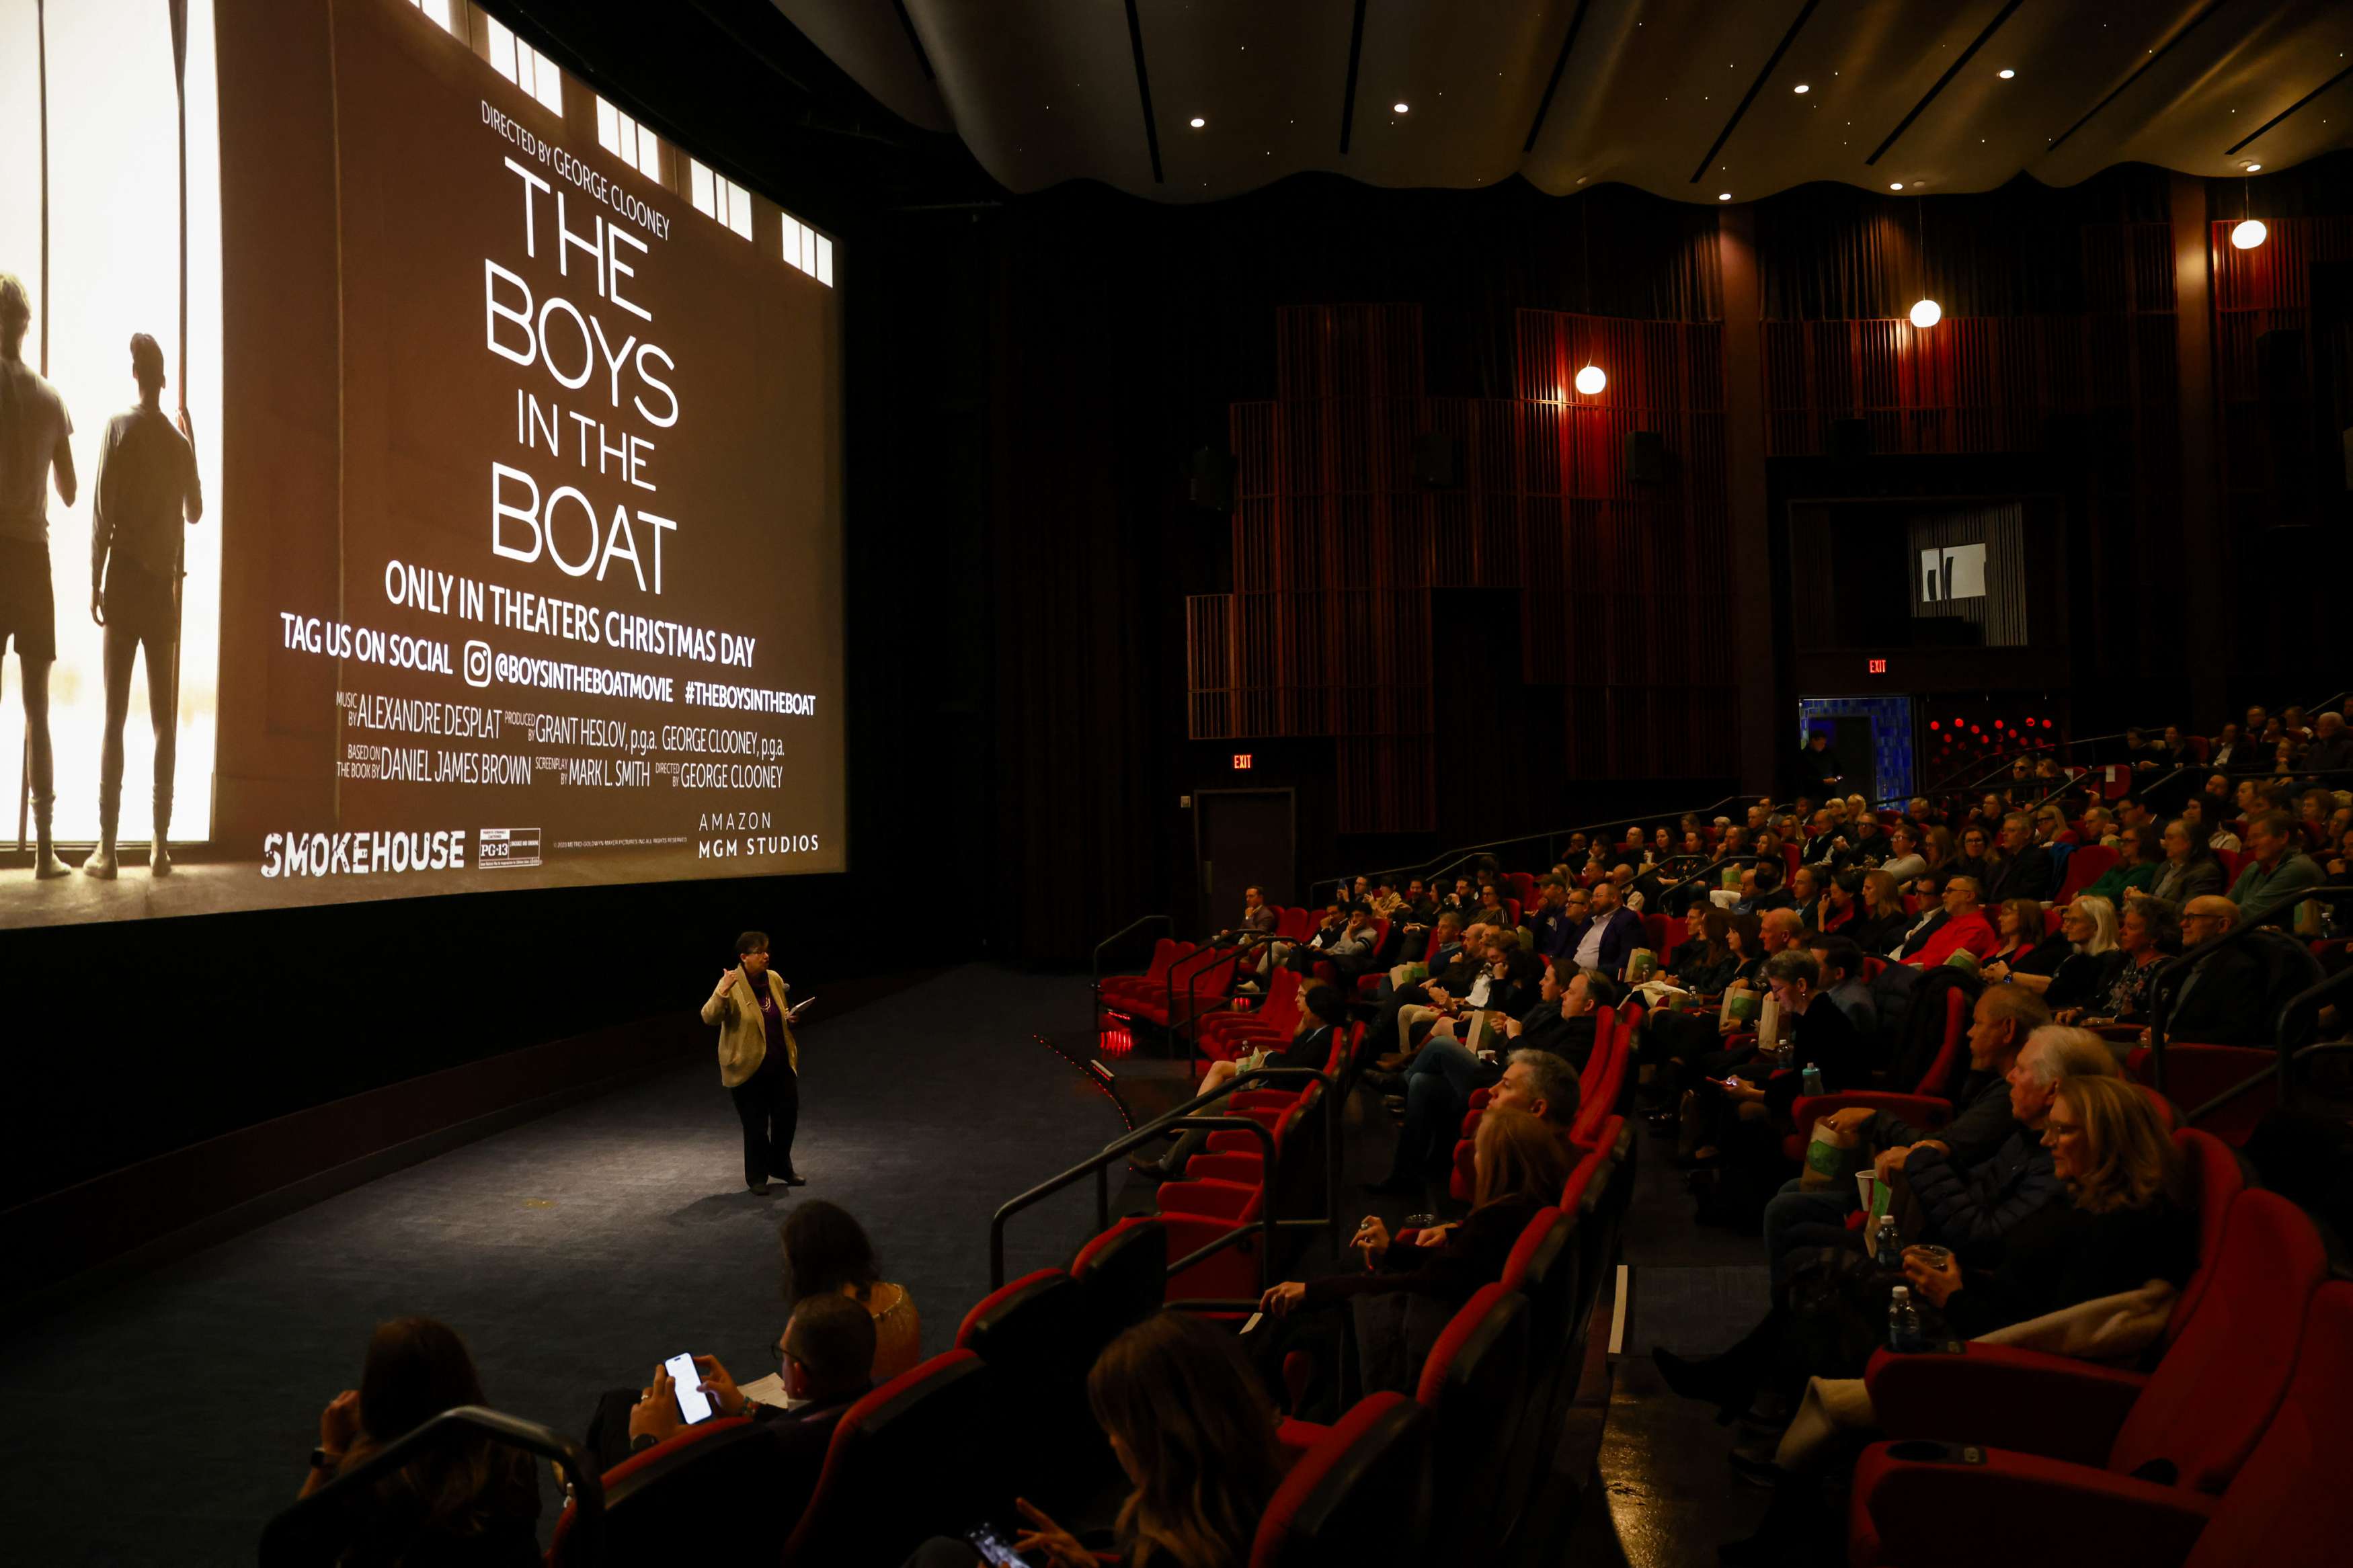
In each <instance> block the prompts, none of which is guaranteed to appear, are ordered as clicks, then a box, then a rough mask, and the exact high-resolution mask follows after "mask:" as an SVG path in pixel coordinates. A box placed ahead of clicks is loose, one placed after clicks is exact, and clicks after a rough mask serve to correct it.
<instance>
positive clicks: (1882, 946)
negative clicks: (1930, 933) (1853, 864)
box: [1846, 871, 1913, 958]
mask: <svg viewBox="0 0 2353 1568" xmlns="http://www.w3.org/2000/svg"><path fill="white" fill-rule="evenodd" d="M1856 902H1857V903H1858V904H1859V905H1860V906H1861V907H1860V908H1859V909H1858V910H1856V912H1855V917H1854V919H1853V920H1852V921H1849V922H1847V927H1846V934H1847V935H1849V936H1851V937H1852V938H1854V944H1855V946H1857V947H1859V948H1861V949H1862V951H1863V952H1868V953H1871V954H1873V956H1875V957H1879V958H1884V957H1886V956H1887V954H1888V952H1889V950H1891V949H1892V948H1894V946H1895V944H1896V943H1897V942H1902V941H1903V940H1904V933H1905V931H1910V930H1911V929H1912V921H1913V917H1912V916H1911V915H1909V914H1907V913H1905V910H1904V900H1903V899H1902V897H1901V896H1899V895H1898V893H1897V892H1896V888H1895V879H1894V877H1892V876H1890V875H1888V873H1886V872H1885V871H1865V872H1864V873H1863V874H1862V897H1861V898H1860V899H1859V900H1856Z"/></svg>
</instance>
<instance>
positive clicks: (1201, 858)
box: [1193, 789, 1298, 926]
mask: <svg viewBox="0 0 2353 1568" xmlns="http://www.w3.org/2000/svg"><path fill="white" fill-rule="evenodd" d="M1193 801H1194V812H1193V857H1194V861H1195V866H1196V869H1197V871H1198V876H1199V879H1200V889H1201V910H1202V913H1203V916H1204V918H1205V919H1206V920H1207V921H1208V924H1210V925H1212V926H1216V925H1220V924H1228V923H1230V922H1231V921H1233V920H1235V919H1237V918H1239V917H1240V913H1241V907H1242V889H1245V888H1259V889H1264V891H1265V893H1266V901H1267V902H1268V903H1270V904H1292V903H1295V902H1297V901H1298V900H1297V899H1296V897H1295V896H1294V895H1295V891H1296V889H1297V885H1298V860H1297V850H1296V848H1295V847H1294V844H1293V833H1294V832H1295V830H1296V827H1297V822H1298V813H1297V802H1296V797H1295V796H1294V795H1293V792H1292V791H1290V790H1287V789H1205V790H1196V791H1194V792H1193Z"/></svg>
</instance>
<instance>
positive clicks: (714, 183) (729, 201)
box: [686, 158, 752, 239]
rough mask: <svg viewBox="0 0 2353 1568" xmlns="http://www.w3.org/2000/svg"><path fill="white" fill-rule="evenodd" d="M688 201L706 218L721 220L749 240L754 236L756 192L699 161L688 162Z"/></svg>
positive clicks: (696, 159) (693, 159)
mask: <svg viewBox="0 0 2353 1568" xmlns="http://www.w3.org/2000/svg"><path fill="white" fill-rule="evenodd" d="M686 162H687V192H686V195H687V200H689V201H691V202H692V203H693V204H694V210H695V211H696V212H699V213H701V214H702V216H705V217H712V218H717V219H718V220H719V221H720V222H721V223H723V224H725V225H726V226H728V227H729V228H732V229H733V230H734V231H735V232H736V233H737V234H739V235H742V236H743V237H744V238H745V239H749V238H751V237H752V193H751V192H749V191H747V190H745V189H744V187H743V186H741V185H739V184H736V183H735V182H734V181H733V180H731V179H729V178H728V177H727V176H726V175H724V174H720V173H718V172H717V171H715V170H713V169H711V168H708V167H706V166H705V165H704V164H703V163H702V160H701V159H699V158H689V159H688V160H687V161H686Z"/></svg>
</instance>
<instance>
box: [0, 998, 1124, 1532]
mask: <svg viewBox="0 0 2353 1568" xmlns="http://www.w3.org/2000/svg"><path fill="white" fill-rule="evenodd" d="M1083 984H1084V983H1083V982H1073V981H1071V980H1067V979H1054V978H1039V977H1036V976H1030V975H1021V974H1016V973H1011V972H1008V971H1002V970H997V969H991V968H985V967H979V966H972V967H967V968H964V969H959V970H955V971H952V972H950V973H946V974H944V975H942V976H939V977H937V978H934V979H933V980H930V981H927V982H925V983H923V984H920V985H918V986H915V987H913V989H910V990H907V991H903V992H901V993H898V994H895V995H892V996H890V997H888V998H885V999H884V1000H882V1001H880V1002H877V1003H874V1004H872V1005H869V1006H867V1007H864V1008H861V1009H860V1010H858V1011H856V1012H853V1013H849V1014H847V1015H845V1016H841V1017H839V1018H837V1019H833V1020H829V1021H828V1022H826V1023H824V1024H823V1025H822V1026H812V1027H811V1028H809V1029H808V1030H807V1033H806V1035H805V1036H804V1037H803V1053H802V1117H801V1131H800V1137H799V1142H798V1144H797V1151H796V1160H797V1164H798V1165H799V1168H800V1171H801V1173H802V1174H804V1175H806V1176H807V1177H808V1178H809V1180H810V1184H809V1185H808V1186H807V1187H806V1188H801V1189H798V1190H797V1191H796V1192H793V1193H790V1194H787V1193H786V1191H785V1190H784V1189H782V1188H772V1189H771V1190H770V1193H769V1194H768V1195H767V1196H766V1197H755V1196H754V1195H753V1194H750V1193H749V1192H747V1191H745V1190H744V1185H743V1179H742V1172H741V1149H742V1144H741V1135H740V1133H739V1131H738V1130H737V1128H736V1124H735V1121H734V1118H733V1113H732V1111H731V1110H730V1107H729V1105H728V1101H727V1098H726V1095H725V1092H724V1091H723V1089H721V1088H720V1086H719V1082H718V1073H717V1070H716V1068H714V1067H712V1066H711V1065H709V1064H707V1063H698V1064H696V1065H695V1066H694V1067H693V1068H691V1069H683V1070H679V1071H674V1072H670V1073H665V1074H663V1075H662V1076H660V1077H659V1078H656V1079H650V1080H649V1081H646V1082H644V1083H641V1084H639V1085H637V1086H634V1087H632V1088H629V1089H624V1090H621V1091H617V1092H616V1093H614V1094H611V1095H608V1096H606V1097H604V1098H602V1099H599V1100H593V1101H590V1102H588V1103H586V1104H584V1105H579V1106H575V1107H573V1108H571V1109H568V1110H563V1111H561V1112H558V1113H556V1114H554V1115H552V1116H549V1117H546V1118H544V1119H543V1120H540V1121H534V1122H531V1123H529V1124H527V1125H525V1126H522V1127H520V1128H516V1129H514V1130H512V1131H508V1132H504V1133H501V1134H500V1135H498V1136H496V1137H493V1138H490V1139H486V1140H484V1141H483V1142H479V1143H475V1144H471V1145H470V1146H468V1147H466V1148H463V1149H460V1150H458V1151H455V1152H451V1153H448V1154H445V1155H443V1156H441V1157H439V1158H438V1159H435V1160H432V1161H429V1162H427V1163H424V1164H421V1165H417V1166H415V1167H413V1168H411V1169H409V1170H406V1171H404V1172H401V1173H397V1174H395V1175H392V1176H387V1177H385V1178H384V1179H382V1180H380V1181H377V1182H375V1183H372V1184H369V1185H367V1186H365V1187H362V1188H360V1189H358V1190H356V1191H353V1192H351V1193H347V1194H343V1195H342V1196H340V1197H337V1198H333V1199H331V1200H329V1201H327V1202H325V1203H322V1204H320V1205H316V1206H315V1207H312V1208H310V1209H307V1210H304V1211H303V1212H301V1213H300V1214H297V1215H291V1216H290V1217H288V1218H286V1219H283V1220H280V1221H278V1222H277V1223H275V1224H273V1225H269V1226H265V1227H263V1228H261V1229H259V1230H256V1231H253V1232H251V1233H249V1234H248V1235H245V1236H242V1237H237V1238H235V1239H233V1240H230V1241H227V1242H225V1243H223V1244H221V1245H219V1246H217V1247H211V1248H209V1249H207V1250H206V1251H204V1252H201V1253H199V1254H196V1255H195V1256H194V1257H192V1258H187V1259H186V1260H185V1261H183V1262H181V1263H178V1264H176V1265H174V1266H173V1267H171V1268H165V1269H162V1270H160V1271H158V1272H156V1273H155V1274H153V1275H151V1276H149V1277H146V1278H144V1279H140V1280H137V1281H135V1282H133V1283H132V1284H129V1285H126V1286H123V1287H121V1288H120V1289H115V1290H112V1291H111V1292H109V1293H107V1294H105V1295H103V1296H100V1297H98V1298H95V1299H92V1300H86V1301H83V1302H81V1303H79V1305H78V1306H76V1307H74V1308H72V1309H71V1310H69V1311H67V1312H66V1313H64V1314H62V1315H60V1316H58V1317H56V1318H52V1319H50V1320H48V1321H45V1322H42V1323H40V1324H37V1325H36V1326H34V1327H33V1328H31V1329H29V1330H28V1331H25V1332H23V1333H21V1334H19V1335H17V1336H16V1338H14V1339H13V1340H12V1341H11V1342H9V1343H7V1344H6V1345H5V1346H0V1397H5V1408H6V1409H7V1410H8V1412H9V1413H10V1416H11V1419H10V1420H9V1421H8V1422H7V1423H6V1426H5V1431H0V1518H5V1520H6V1521H7V1525H6V1532H5V1540H6V1549H5V1556H6V1558H7V1560H8V1561H11V1562H16V1563H40V1564H44V1565H49V1564H69V1563H249V1562H251V1561H252V1558H253V1552H254V1543H255V1541H256V1539H257V1537H258V1535H259V1531H260V1528H261V1525H262V1523H263V1521H265V1520H267V1519H268V1518H269V1515H270V1514H271V1513H273V1512H275V1511H276V1510H278V1509H279V1508H280V1507H282V1506H283V1505H284V1504H285V1503H286V1502H288V1501H290V1500H291V1499H292V1498H293V1496H294V1494H295V1492H296V1490H297V1489H299V1488H300V1486H301V1480H302V1475H303V1467H304V1462H305V1459H306V1457H307V1456H308V1454H309V1452H310V1449H311V1445H312V1444H313V1443H315V1442H316V1441H317V1440H318V1439H317V1426H318V1414H319V1409H320V1407H321V1406H322V1405H324V1404H325V1403H326V1402H327V1401H328V1400H329V1399H330V1398H331V1397H332V1396H333V1395H334V1394H335V1393H336V1392H337V1391H338V1390H340V1389H343V1388H347V1387H350V1386H353V1384H355V1383H356V1382H357V1381H358V1376H359V1369H360V1362H361V1358H362V1356H363V1354H364V1352H365V1349H366V1345H367V1340H368V1336H369V1334H370V1332H371V1331H372V1330H373V1328H374V1326H375V1323H377V1322H378V1321H381V1320H383V1319H385V1318H389V1317H395V1316H400V1315H403V1314H407V1313H424V1314H427V1315H430V1316H433V1317H438V1318H440V1319H443V1320H445V1321H448V1322H449V1323H450V1324H452V1325H454V1326H455V1327H457V1328H458V1329H459V1331H460V1332H462V1333H463V1334H464V1335H465V1336H466V1338H467V1341H468V1342H469V1344H470V1346H471V1347H472V1350H473V1353H474V1357H475V1360H476V1362H477V1363H478V1364H479V1365H480V1368H481V1371H482V1376H483V1381H484V1384H485V1385H486V1387H487V1390H488V1393H489V1396H490V1399H491V1404H492V1405H496V1406H498V1407H499V1408H501V1409H504V1410H509V1411H512V1412H514V1413H516V1414H518V1415H526V1416H530V1417H533V1418H534V1419H538V1420H542V1421H545V1422H548V1423H550V1424H551V1425H554V1426H560V1427H564V1428H565V1429H568V1430H572V1431H574V1432H575V1433H576V1432H577V1431H578V1429H579V1428H580V1426H582V1425H583V1424H584V1423H585V1422H586V1419H587V1416H588V1414H589V1411H590V1409H591V1407H592V1405H594V1402H595V1398H596V1394H597V1392H598V1391H599V1390H601V1389H605V1388H608V1387H617V1386H621V1385H623V1384H638V1383H642V1382H643V1381H644V1380H645V1378H646V1377H647V1375H648V1374H649V1373H650V1372H651V1370H652V1368H653V1366H654V1364H655V1363H657V1362H659V1360H660V1359H661V1358H663V1357H664V1356H667V1355H671V1354H675V1353H677V1352H681V1351H688V1352H696V1353H712V1354H716V1355H718V1356H720V1357H721V1358H722V1359H723V1361H724V1362H725V1363H727V1365H728V1366H729V1368H730V1369H731V1370H732V1371H733V1372H734V1373H736V1374H737V1375H738V1376H739V1377H743V1378H751V1377H756V1376H759V1375H761V1374H762V1373H766V1372H769V1371H773V1370H774V1363H773V1362H772V1360H771V1359H770V1356H769V1354H768V1352H767V1350H766V1347H767V1346H768V1345H769V1344H771V1343H772V1342H774V1340H775V1337H776V1333H777V1331H778V1330H780V1329H781V1328H782V1327H783V1324H784V1319H785V1316H786V1313H785V1310H784V1307H783V1305H782V1303H781V1301H780V1300H779V1294H778V1268H777V1262H776V1227H777V1225H778V1223H779V1222H780V1221H781V1220H782V1218H783V1217H784V1215H785V1214H786V1211H787V1210H788V1209H789V1208H790V1206H791V1205H792V1204H793V1203H795V1202H797V1201H799V1200H800V1199H802V1198H807V1197H825V1198H829V1199H832V1200H833V1201H835V1202H837V1203H839V1204H841V1205H844V1206H846V1207H848V1208H849V1210H850V1211H851V1212H852V1213H853V1214H856V1215H859V1216H860V1219H861V1220H863V1221H864V1223H865V1225H866V1226H867V1229H868V1231H869V1232H870V1234H871V1235H872V1237H874V1240H875V1245H876V1247H878V1249H879V1250H880V1252H881V1261H882V1267H883V1269H884V1272H885V1275H886V1276H887V1277H888V1278H889V1279H893V1280H897V1281H899V1282H900V1283H902V1284H904V1285H905V1286H906V1287H907V1288H908V1289H909V1290H910V1291H911V1292H913V1296H914V1299H915V1302H916V1305H917V1307H918V1308H919V1309H920V1310H921V1311H922V1312H923V1343H924V1348H925V1350H926V1352H936V1351H939V1350H942V1349H944V1348H946V1346H947V1345H948V1344H949V1342H951V1341H952V1340H953V1339H954V1338H955V1330H956V1325H957V1322H958V1321H959V1320H961V1318H962V1317H963V1315H964V1312H965V1309H966V1308H968V1307H969V1306H971V1304H972V1303H973V1302H974V1301H975V1300H978V1299H979V1298H980V1296H982V1295H983V1294H984V1293H986V1291H987V1270H988V1221H989V1215H990V1214H991V1213H992V1212H993V1211H994V1210H995V1209H996V1207H997V1205H999V1204H1001V1203H1003V1202H1004V1201H1005V1200H1006V1199H1008V1198H1009V1197H1012V1196H1013V1195H1014V1194H1017V1193H1018V1192H1020V1191H1022V1190H1023V1189H1025V1188H1027V1187H1029V1186H1030V1185H1033V1184H1035V1183H1037V1182H1038V1181H1039V1180H1041V1179H1043V1178H1044V1177H1047V1176H1049V1175H1051V1174H1053V1173H1056V1172H1057V1171H1060V1170H1062V1169H1064V1168H1066V1167H1068V1166H1069V1165H1071V1164H1072V1163H1076V1162H1077V1161H1079V1160H1081V1159H1082V1158H1084V1157H1085V1156H1086V1155H1088V1154H1089V1153H1092V1152H1094V1151H1095V1150H1096V1149H1098V1148H1100V1147H1102V1146H1103V1144H1104V1143H1106V1142H1110V1141H1111V1140H1112V1139H1113V1138H1114V1137H1116V1136H1118V1135H1119V1133H1120V1132H1121V1131H1122V1126H1121V1122H1120V1119H1119V1116H1118V1113H1117V1112H1116V1110H1114V1109H1113V1105H1112V1103H1111V1101H1110V1100H1108V1099H1106V1098H1105V1097H1104V1095H1103V1093H1102V1092H1101V1091H1099V1090H1098V1089H1096V1088H1095V1087H1094V1086H1093V1085H1092V1083H1091V1082H1090V1081H1089V1080H1088V1079H1087V1078H1086V1077H1085V1076H1084V1075H1083V1074H1082V1072H1080V1071H1078V1070H1076V1069H1074V1068H1072V1067H1071V1065H1070V1064H1069V1063H1068V1062H1067V1061H1065V1060H1064V1059H1063V1058H1060V1057H1059V1056H1057V1055H1055V1054H1054V1053H1053V1052H1051V1051H1050V1050H1048V1049H1046V1048H1045V1047H1042V1046H1040V1045H1039V1044H1037V1043H1035V1041H1034V1040H1033V1038H1032V1037H1033V1035H1035V1034H1036V1033H1038V1032H1039V1031H1040V1030H1042V1029H1045V1028H1048V1027H1050V1026H1054V1025H1055V1023H1056V1022H1057V1021H1058V1020H1059V1021H1061V1022H1063V1023H1067V1020H1068V1019H1069V1017H1070V1016H1071V1013H1073V1012H1079V1013H1081V1014H1083V1011H1084V1008H1085V1000H1084V997H1083V995H1082V994H1081V991H1082V987H1083ZM819 1005H820V1006H822V1005H823V1004H822V1002H820V1004H819ZM1092 1200H1093V1186H1092V1183H1086V1182H1082V1183H1080V1184H1076V1185H1074V1186H1073V1187H1071V1189H1069V1190H1068V1191H1066V1192H1064V1193H1061V1194H1056V1195H1055V1196H1054V1197H1053V1198H1051V1199H1050V1200H1048V1201H1047V1202H1046V1203H1044V1204H1043V1205H1040V1206H1039V1208H1037V1209H1035V1210H1032V1211H1030V1212H1029V1213H1026V1214H1024V1215H1019V1216H1018V1217H1017V1218H1016V1219H1015V1220H1014V1221H1013V1222H1012V1224H1011V1227H1010V1229H1009V1230H1008V1257H1007V1262H1008V1277H1012V1276H1016V1275H1018V1274H1020V1273H1022V1272H1024V1271H1026V1270H1029V1269H1032V1268H1040V1267H1044V1266H1046V1265H1049V1264H1053V1263H1060V1262H1063V1261H1066V1260H1067V1259H1068V1258H1069V1256H1070V1254H1071V1251H1072V1249H1073V1248H1074V1247H1076V1246H1077V1245H1078V1243H1079V1242H1080V1241H1082V1239H1083V1238H1084V1237H1085V1236H1086V1235H1087V1234H1088V1233H1089V1232H1090V1231H1091V1230H1092V1225H1093V1214H1092V1206H1093V1204H1092ZM543 1490H544V1491H545V1492H546V1495H547V1502H546V1507H547V1510H548V1512H547V1515H546V1517H545V1518H543V1521H542V1522H543V1532H544V1529H545V1528H546V1526H548V1525H549V1524H551V1523H552V1522H553V1517H554V1494H553V1489H552V1486H549V1487H546V1488H543Z"/></svg>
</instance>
